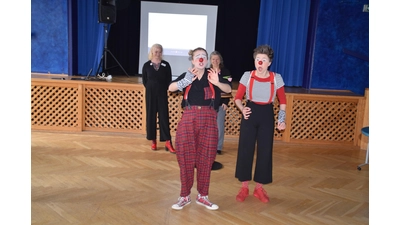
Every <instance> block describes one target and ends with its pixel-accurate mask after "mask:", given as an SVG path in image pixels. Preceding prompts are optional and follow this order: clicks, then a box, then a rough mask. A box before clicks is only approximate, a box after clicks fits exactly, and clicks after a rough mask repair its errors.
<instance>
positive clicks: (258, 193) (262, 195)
mask: <svg viewBox="0 0 400 225" xmlns="http://www.w3.org/2000/svg"><path fill="white" fill-rule="evenodd" d="M253 195H254V196H255V197H256V198H258V199H260V201H262V202H264V203H267V202H269V197H268V195H267V192H266V191H265V190H264V188H262V187H261V188H257V189H254V193H253Z"/></svg>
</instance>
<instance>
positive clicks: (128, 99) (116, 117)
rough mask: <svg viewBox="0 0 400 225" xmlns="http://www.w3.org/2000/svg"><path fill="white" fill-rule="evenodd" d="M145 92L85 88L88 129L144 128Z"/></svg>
mask: <svg viewBox="0 0 400 225" xmlns="http://www.w3.org/2000/svg"><path fill="white" fill-rule="evenodd" d="M143 98H144V94H143V93H142V91H140V90H129V89H112V88H99V87H86V88H85V103H84V115H85V116H84V118H85V119H84V121H85V125H84V126H85V129H86V130H93V129H95V130H98V129H101V130H110V131H132V130H143V126H145V124H144V123H143V120H142V118H143V113H145V102H144V99H143Z"/></svg>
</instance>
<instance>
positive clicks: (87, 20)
mask: <svg viewBox="0 0 400 225" xmlns="http://www.w3.org/2000/svg"><path fill="white" fill-rule="evenodd" d="M77 8H78V9H77V10H78V20H77V21H78V22H77V23H78V29H77V42H78V43H77V51H78V60H77V63H78V66H77V70H78V71H77V72H78V74H79V75H86V74H87V73H88V72H89V70H90V69H93V70H92V73H91V74H95V73H96V70H97V68H98V66H99V64H100V60H101V56H102V54H103V49H104V35H105V34H104V27H103V25H104V24H102V23H98V18H99V17H98V2H97V0H86V1H78V7H77ZM107 29H108V30H109V26H108V28H107ZM100 71H102V70H101V68H100Z"/></svg>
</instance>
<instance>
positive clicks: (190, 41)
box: [147, 13, 207, 56]
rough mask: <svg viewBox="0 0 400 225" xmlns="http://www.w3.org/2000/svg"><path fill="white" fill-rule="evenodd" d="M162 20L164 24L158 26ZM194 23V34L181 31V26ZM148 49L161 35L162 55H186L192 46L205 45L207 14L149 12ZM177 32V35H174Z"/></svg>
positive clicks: (157, 41) (190, 25) (184, 26)
mask: <svg viewBox="0 0 400 225" xmlns="http://www.w3.org/2000/svg"><path fill="white" fill-rule="evenodd" d="M160 21H162V23H163V24H165V26H159V24H160ZM193 24H196V35H192V34H191V33H182V28H186V27H187V28H190V27H192V26H193ZM148 29H149V32H148V43H147V44H148V51H150V48H151V46H152V45H153V44H154V43H159V41H160V37H161V36H162V37H163V38H162V46H163V49H164V55H177V56H188V51H189V50H190V49H193V46H199V47H203V48H205V47H206V39H207V16H205V15H187V14H170V13H149V27H148ZM175 34H179V35H175Z"/></svg>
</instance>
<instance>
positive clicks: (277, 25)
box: [257, 0, 310, 86]
mask: <svg viewBox="0 0 400 225" xmlns="http://www.w3.org/2000/svg"><path fill="white" fill-rule="evenodd" d="M309 14H310V0H303V1H298V0H280V1H271V0H261V5H260V19H259V23H258V37H257V45H261V44H268V45H269V46H271V47H272V49H273V50H274V59H273V62H272V64H271V66H270V70H271V71H274V72H277V73H280V74H281V75H282V77H283V80H284V82H285V85H286V86H302V83H303V73H304V61H305V55H306V43H307V30H308V18H309Z"/></svg>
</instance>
